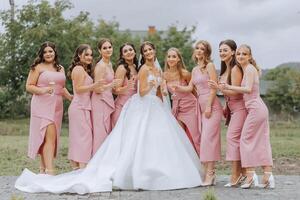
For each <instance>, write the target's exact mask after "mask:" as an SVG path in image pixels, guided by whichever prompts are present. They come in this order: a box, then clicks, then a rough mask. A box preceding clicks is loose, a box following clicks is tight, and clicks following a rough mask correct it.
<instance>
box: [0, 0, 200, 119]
mask: <svg viewBox="0 0 300 200" xmlns="http://www.w3.org/2000/svg"><path fill="white" fill-rule="evenodd" d="M72 7H73V6H72V4H71V2H70V1H69V0H56V1H55V3H54V4H50V3H49V2H48V1H47V0H42V1H37V0H29V1H28V3H27V4H26V5H24V6H23V7H22V8H20V9H17V10H16V12H15V18H14V20H13V21H12V20H11V16H10V12H9V11H2V12H1V13H0V19H1V22H2V25H3V26H4V28H5V31H4V32H3V33H0V36H1V37H0V54H1V57H0V75H1V78H0V109H1V113H0V118H6V117H13V118H16V117H24V116H28V115H29V104H30V95H29V94H28V93H26V92H25V82H26V77H27V74H28V71H29V66H30V65H31V64H32V62H33V60H34V59H35V57H36V56H37V51H38V50H39V47H40V45H41V44H42V43H43V42H45V41H52V42H54V43H55V44H56V45H57V49H58V54H59V60H60V64H61V65H63V66H64V67H65V69H66V70H65V71H67V68H68V66H69V65H70V62H71V59H72V56H73V52H74V51H75V49H76V47H77V46H78V45H79V44H81V43H87V44H90V45H91V46H92V47H93V49H94V57H95V58H97V57H98V51H97V41H98V40H99V39H100V38H103V37H106V38H110V39H111V40H112V42H113V46H114V54H113V57H112V62H113V63H114V64H116V62H117V60H118V57H119V47H120V46H121V45H122V44H123V43H125V42H131V43H133V44H134V45H135V46H136V48H137V51H138V52H139V45H140V43H141V42H142V40H150V41H151V42H153V43H154V44H155V45H156V46H157V49H158V51H157V54H158V59H159V61H160V62H161V64H162V66H163V62H164V57H165V51H167V49H168V48H170V47H177V48H179V49H180V50H181V51H182V53H183V57H184V59H185V61H186V62H187V64H188V65H189V66H191V62H190V61H191V54H192V43H193V42H194V41H193V40H192V39H191V36H192V34H193V33H194V31H195V27H192V28H191V29H190V30H188V29H187V28H184V29H183V30H180V31H179V30H177V28H176V27H174V26H172V27H170V28H169V29H168V30H167V31H166V32H157V33H155V34H152V35H147V36H146V37H145V38H140V37H138V36H135V35H133V34H131V32H130V31H129V30H127V31H119V23H118V22H116V21H104V20H102V19H99V20H98V21H97V23H94V22H93V21H92V20H91V19H90V18H89V13H87V12H80V13H79V14H78V16H76V17H74V18H71V19H66V18H65V17H64V16H63V13H64V12H65V11H66V10H69V9H71V8H72ZM67 88H68V89H69V90H72V87H71V83H70V80H68V82H67ZM67 105H68V103H65V107H67ZM65 111H66V109H65Z"/></svg>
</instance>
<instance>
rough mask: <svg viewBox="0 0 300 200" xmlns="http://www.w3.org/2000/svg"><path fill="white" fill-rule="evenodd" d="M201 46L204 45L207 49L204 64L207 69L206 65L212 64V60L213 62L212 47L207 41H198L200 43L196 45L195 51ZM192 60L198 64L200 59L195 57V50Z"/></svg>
mask: <svg viewBox="0 0 300 200" xmlns="http://www.w3.org/2000/svg"><path fill="white" fill-rule="evenodd" d="M199 44H202V45H203V46H204V48H205V50H204V64H205V67H206V65H207V64H208V63H210V62H212V60H211V52H212V50H211V46H210V44H209V42H208V41H206V40H200V41H198V42H197V43H196V44H195V49H196V47H197V46H198V45H199ZM192 59H193V60H194V62H195V63H197V62H198V58H197V57H196V55H195V50H194V52H193V56H192Z"/></svg>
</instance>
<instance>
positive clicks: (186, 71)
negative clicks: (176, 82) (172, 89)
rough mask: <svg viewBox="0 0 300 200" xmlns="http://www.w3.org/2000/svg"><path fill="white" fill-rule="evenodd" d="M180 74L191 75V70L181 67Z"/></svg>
mask: <svg viewBox="0 0 300 200" xmlns="http://www.w3.org/2000/svg"><path fill="white" fill-rule="evenodd" d="M182 75H183V76H184V77H187V76H190V75H191V72H189V71H188V70H186V69H183V70H182Z"/></svg>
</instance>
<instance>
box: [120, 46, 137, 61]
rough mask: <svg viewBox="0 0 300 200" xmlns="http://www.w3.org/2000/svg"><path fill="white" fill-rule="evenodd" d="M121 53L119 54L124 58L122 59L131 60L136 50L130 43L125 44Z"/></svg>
mask: <svg viewBox="0 0 300 200" xmlns="http://www.w3.org/2000/svg"><path fill="white" fill-rule="evenodd" d="M121 53H122V55H121V56H122V58H124V60H125V61H126V62H132V61H133V59H134V57H135V55H136V52H135V50H134V48H133V47H132V46H131V45H125V46H124V47H123V48H122V50H121Z"/></svg>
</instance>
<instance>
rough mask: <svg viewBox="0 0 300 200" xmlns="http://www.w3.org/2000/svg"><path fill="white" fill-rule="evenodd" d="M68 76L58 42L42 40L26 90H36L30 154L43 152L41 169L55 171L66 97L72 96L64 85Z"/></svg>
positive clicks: (33, 101) (41, 171) (51, 172)
mask: <svg viewBox="0 0 300 200" xmlns="http://www.w3.org/2000/svg"><path fill="white" fill-rule="evenodd" d="M65 80H66V77H65V73H64V68H63V67H62V66H61V65H59V62H58V55H57V51H56V47H55V44H54V43H52V42H45V43H43V44H42V45H41V47H40V50H39V52H38V56H37V58H36V59H35V61H34V63H33V64H32V65H31V69H30V72H29V75H28V78H27V82H26V91H28V92H30V93H32V94H33V96H32V99H31V112H30V134H29V145H28V156H29V157H30V158H32V159H35V157H36V155H37V154H40V155H41V161H40V173H46V174H51V175H53V174H55V168H54V158H55V157H56V155H57V149H58V144H59V136H60V131H61V123H62V116H63V97H65V98H67V99H69V100H71V99H72V96H71V95H70V94H69V92H68V91H67V90H66V88H65Z"/></svg>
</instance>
